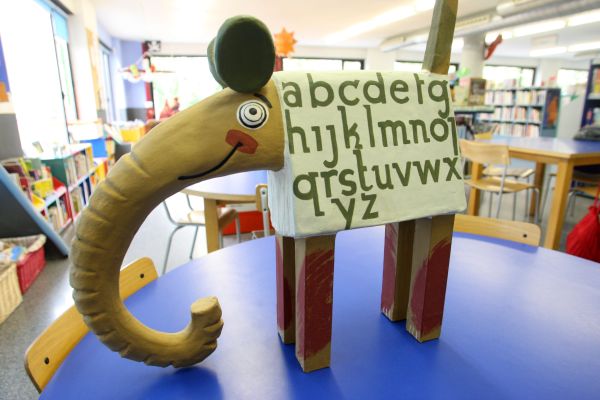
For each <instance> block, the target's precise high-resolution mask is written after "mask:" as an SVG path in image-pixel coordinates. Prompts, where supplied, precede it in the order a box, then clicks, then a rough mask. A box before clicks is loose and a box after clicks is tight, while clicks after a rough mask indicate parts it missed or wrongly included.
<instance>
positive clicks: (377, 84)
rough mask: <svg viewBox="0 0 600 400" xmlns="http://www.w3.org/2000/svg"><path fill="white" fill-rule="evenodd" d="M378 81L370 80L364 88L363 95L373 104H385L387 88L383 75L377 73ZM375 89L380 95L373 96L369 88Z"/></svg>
mask: <svg viewBox="0 0 600 400" xmlns="http://www.w3.org/2000/svg"><path fill="white" fill-rule="evenodd" d="M376 75H377V80H376V81H375V80H369V81H367V82H366V83H365V86H363V94H364V95H365V98H366V99H367V100H368V101H369V102H370V103H372V104H378V103H380V104H385V86H384V85H383V76H382V75H381V73H379V72H378V73H377V74H376ZM371 87H374V88H375V89H376V90H377V91H378V93H377V95H376V96H371V94H370V93H369V88H371Z"/></svg>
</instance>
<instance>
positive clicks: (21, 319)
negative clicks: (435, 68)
mask: <svg viewBox="0 0 600 400" xmlns="http://www.w3.org/2000/svg"><path fill="white" fill-rule="evenodd" d="M487 201H488V199H487V198H484V200H483V204H482V208H481V210H482V214H483V215H486V213H487V206H486V204H487ZM589 204H590V200H588V199H580V200H578V201H577V204H576V207H575V213H574V215H573V216H571V215H569V216H568V217H567V220H566V224H565V228H564V230H563V240H562V246H561V247H562V248H564V242H565V238H566V232H569V231H570V230H571V229H572V227H573V225H574V224H575V223H576V222H577V221H579V220H580V219H581V218H582V217H583V216H584V215H585V213H586V212H587V207H588V206H589ZM169 205H170V207H171V209H172V210H174V212H175V213H177V212H184V211H185V201H184V200H183V199H181V198H174V199H171V200H170V201H169ZM195 206H196V205H195ZM523 207H524V198H523V197H519V201H518V202H517V218H522V216H523V213H524V208H523ZM547 212H548V210H546V213H547ZM511 214H512V196H507V197H506V198H505V203H504V204H503V207H502V212H501V218H507V219H510V218H511ZM544 222H545V218H544ZM544 227H545V225H544V224H542V228H544ZM171 231H172V226H171V225H170V223H169V221H168V220H167V218H166V215H165V212H164V209H163V207H162V205H161V206H160V207H158V208H157V209H156V210H154V211H153V212H152V213H151V214H150V215H149V216H148V218H147V220H146V221H145V222H144V224H143V225H142V227H141V228H140V230H139V231H138V233H137V235H136V236H135V238H134V240H133V243H132V245H131V247H130V249H129V251H128V253H127V255H126V258H125V263H128V262H130V261H133V260H135V259H137V258H139V257H142V256H148V257H150V258H152V259H153V260H154V261H155V263H156V264H157V268H158V269H159V271H160V270H161V268H162V262H163V258H164V251H165V246H166V243H167V238H168V235H169V234H170V232H171ZM192 233H193V230H192V229H191V228H188V229H183V230H181V231H180V232H178V233H177V235H178V236H177V239H176V240H175V241H174V243H173V249H172V252H171V257H170V260H169V268H174V267H176V266H177V265H181V264H183V263H184V262H186V261H187V259H188V255H189V249H190V247H189V246H190V244H191V241H192ZM67 239H68V238H67ZM246 239H247V238H246ZM204 243H205V237H204V234H203V231H202V230H200V233H199V234H198V239H197V245H196V250H195V254H194V256H195V257H200V256H202V255H203V254H205V253H206V247H205V245H204ZM225 244H226V245H232V244H234V241H233V240H232V239H229V240H227V239H226V243H225ZM68 266H69V263H68V260H53V261H49V262H48V265H47V266H46V268H45V270H44V271H43V273H42V274H41V275H40V277H39V278H38V279H37V281H36V282H35V283H34V284H33V285H32V286H31V288H30V290H29V291H28V292H27V294H26V295H25V297H24V301H23V303H22V304H21V305H20V306H19V307H18V308H17V310H16V311H15V312H14V313H13V314H12V315H11V316H10V317H9V318H8V319H7V320H6V321H5V322H4V323H3V324H2V325H0V368H1V370H0V399H11V400H12V399H34V398H37V396H38V394H37V392H36V390H35V389H34V387H33V385H32V384H31V382H30V381H29V378H28V377H27V375H26V373H25V370H24V368H23V354H24V352H25V350H26V348H27V346H28V345H29V344H30V343H31V341H32V340H33V339H34V338H35V337H36V336H37V335H38V334H39V333H40V332H42V331H43V330H44V328H45V327H46V326H48V325H49V324H50V323H51V322H52V321H53V320H54V319H55V318H56V317H57V316H58V315H60V314H61V313H62V312H63V311H64V310H65V309H66V308H68V307H69V306H70V305H71V304H72V299H71V288H70V286H69V284H68Z"/></svg>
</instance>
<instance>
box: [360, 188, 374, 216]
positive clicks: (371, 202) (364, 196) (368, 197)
mask: <svg viewBox="0 0 600 400" xmlns="http://www.w3.org/2000/svg"><path fill="white" fill-rule="evenodd" d="M360 198H361V199H362V201H368V202H369V204H367V208H366V209H365V213H364V214H363V220H366V219H375V218H377V217H378V216H379V212H377V211H375V212H373V211H372V209H373V206H374V205H375V200H377V195H376V194H374V193H373V194H366V193H361V194H360Z"/></svg>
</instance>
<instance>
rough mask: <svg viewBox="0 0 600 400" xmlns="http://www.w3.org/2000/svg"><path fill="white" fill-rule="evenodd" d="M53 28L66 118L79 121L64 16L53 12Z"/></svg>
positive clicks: (67, 32) (67, 31)
mask: <svg viewBox="0 0 600 400" xmlns="http://www.w3.org/2000/svg"><path fill="white" fill-rule="evenodd" d="M52 26H53V28H54V46H55V47H56V61H57V63H58V75H59V77H60V87H61V91H62V98H63V106H64V108H65V116H66V118H67V121H75V120H76V119H77V103H76V101H75V88H74V86H73V74H72V73H71V59H70V57H69V30H68V28H67V19H66V18H65V17H64V16H63V15H61V14H58V13H57V12H56V11H53V12H52Z"/></svg>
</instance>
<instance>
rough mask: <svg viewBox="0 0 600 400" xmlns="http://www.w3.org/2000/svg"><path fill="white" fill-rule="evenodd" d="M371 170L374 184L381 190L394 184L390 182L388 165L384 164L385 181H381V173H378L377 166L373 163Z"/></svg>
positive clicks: (390, 187)
mask: <svg viewBox="0 0 600 400" xmlns="http://www.w3.org/2000/svg"><path fill="white" fill-rule="evenodd" d="M371 169H372V170H373V172H375V184H376V185H377V187H378V188H379V189H381V190H385V189H393V188H394V185H393V184H392V177H391V176H390V165H389V164H385V176H386V178H385V183H384V182H382V181H381V175H380V174H379V166H378V165H373V167H372V168H371Z"/></svg>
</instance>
